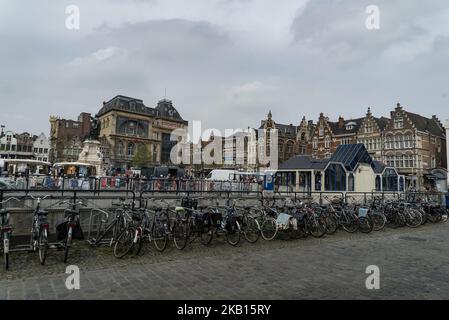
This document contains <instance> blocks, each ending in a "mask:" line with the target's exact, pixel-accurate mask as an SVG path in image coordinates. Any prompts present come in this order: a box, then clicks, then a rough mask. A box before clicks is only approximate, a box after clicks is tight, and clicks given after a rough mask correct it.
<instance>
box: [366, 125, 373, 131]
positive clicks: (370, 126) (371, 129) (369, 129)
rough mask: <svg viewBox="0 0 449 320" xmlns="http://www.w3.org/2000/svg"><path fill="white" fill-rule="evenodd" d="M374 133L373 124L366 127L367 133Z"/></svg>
mask: <svg viewBox="0 0 449 320" xmlns="http://www.w3.org/2000/svg"><path fill="white" fill-rule="evenodd" d="M372 132H373V125H372V124H371V123H367V124H366V125H365V133H372Z"/></svg>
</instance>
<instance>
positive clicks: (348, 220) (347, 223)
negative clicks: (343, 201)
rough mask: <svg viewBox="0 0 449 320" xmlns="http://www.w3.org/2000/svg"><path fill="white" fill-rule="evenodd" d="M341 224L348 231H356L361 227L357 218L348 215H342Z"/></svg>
mask: <svg viewBox="0 0 449 320" xmlns="http://www.w3.org/2000/svg"><path fill="white" fill-rule="evenodd" d="M341 226H342V227H343V230H345V231H346V232H348V233H354V232H356V231H357V229H358V228H359V224H358V223H357V219H355V218H354V217H352V216H348V215H345V216H343V217H342V221H341Z"/></svg>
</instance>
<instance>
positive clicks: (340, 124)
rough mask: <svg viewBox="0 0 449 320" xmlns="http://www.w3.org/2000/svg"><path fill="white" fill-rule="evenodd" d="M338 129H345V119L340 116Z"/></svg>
mask: <svg viewBox="0 0 449 320" xmlns="http://www.w3.org/2000/svg"><path fill="white" fill-rule="evenodd" d="M338 127H339V128H340V129H342V128H344V127H345V118H343V117H342V116H340V117H339V118H338Z"/></svg>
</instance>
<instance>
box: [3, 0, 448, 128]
mask: <svg viewBox="0 0 449 320" xmlns="http://www.w3.org/2000/svg"><path fill="white" fill-rule="evenodd" d="M71 4H73V5H77V6H78V7H79V9H80V29H79V30H68V29H67V28H66V26H65V20H66V18H67V15H66V13H65V9H66V6H68V5H71ZM370 4H374V5H377V6H378V7H379V9H380V30H368V29H367V28H366V26H365V20H366V18H367V16H368V15H367V14H366V12H365V9H366V7H367V6H368V5H370ZM0 40H1V42H0V101H1V102H0V103H1V104H0V111H1V116H0V123H1V124H5V125H6V126H7V127H8V128H10V129H12V130H15V131H28V132H32V133H36V134H38V133H40V132H41V131H44V132H45V133H47V134H48V132H49V122H48V118H49V115H58V116H60V117H66V118H74V119H75V118H76V117H77V115H78V114H79V113H80V112H82V111H87V112H92V113H95V112H97V111H98V110H99V108H100V107H101V105H102V102H103V101H105V100H109V99H111V98H112V97H114V96H115V95H117V94H122V95H127V96H132V97H136V98H141V99H143V100H144V103H145V104H146V105H147V106H154V105H155V104H156V103H157V101H158V100H159V99H161V98H164V90H165V88H166V89H167V98H169V99H171V100H173V102H174V104H175V107H176V108H177V109H178V111H179V112H180V114H181V115H182V116H183V117H184V118H185V119H186V120H189V121H192V120H202V121H203V126H204V128H203V129H205V128H207V127H214V128H217V129H220V130H224V129H225V128H246V127H247V126H258V125H259V123H260V120H262V119H264V118H265V117H266V114H267V113H268V110H269V109H271V110H272V112H273V118H274V120H275V121H277V122H282V123H287V124H289V123H293V124H299V122H300V121H301V118H302V117H303V116H304V115H305V116H306V117H307V118H308V119H313V120H316V119H317V118H318V116H319V113H320V112H324V113H325V114H327V115H328V116H329V117H330V118H331V119H336V118H338V116H339V115H340V114H342V115H343V116H345V118H351V117H353V118H356V117H361V116H363V115H364V114H365V113H366V109H367V108H368V107H369V106H370V107H372V109H373V112H374V114H375V115H376V116H381V115H385V116H387V115H388V114H389V111H390V110H392V109H393V108H394V106H395V104H396V103H397V102H401V103H402V104H403V105H404V106H406V107H407V109H408V110H409V111H412V112H417V113H421V114H423V115H426V116H431V115H433V114H436V115H438V117H440V119H442V120H445V119H449V107H448V105H449V4H448V1H447V0H429V1H417V0H394V1H391V0H370V1H365V0H342V1H339V0H309V1H307V0H282V1H273V0H189V1H185V0H148V1H145V0H96V1H92V0H83V1H82V0H71V1H65V0H58V1H53V0H46V1H45V0H33V1H29V0H2V1H1V2H0Z"/></svg>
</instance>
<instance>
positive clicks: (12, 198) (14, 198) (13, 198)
mask: <svg viewBox="0 0 449 320" xmlns="http://www.w3.org/2000/svg"><path fill="white" fill-rule="evenodd" d="M10 200H16V201H20V200H19V199H17V198H16V197H11V198H8V199H6V200H5V201H2V202H0V204H3V203H7V202H8V201H10Z"/></svg>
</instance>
